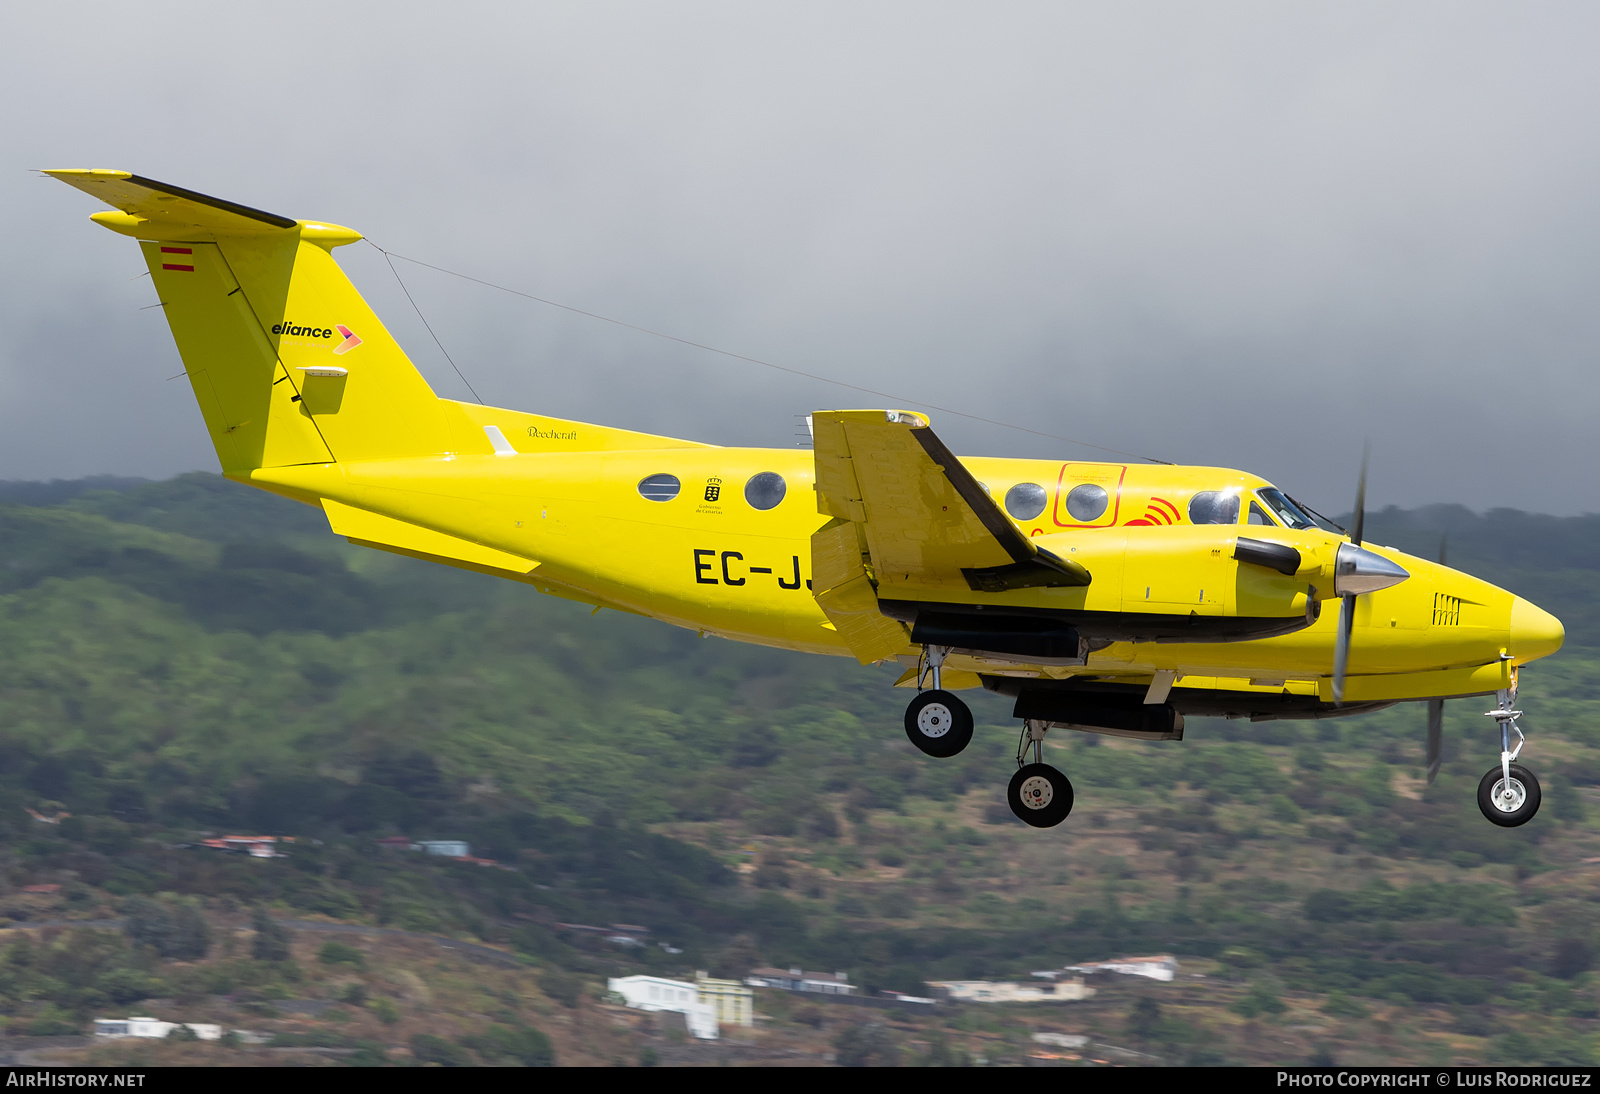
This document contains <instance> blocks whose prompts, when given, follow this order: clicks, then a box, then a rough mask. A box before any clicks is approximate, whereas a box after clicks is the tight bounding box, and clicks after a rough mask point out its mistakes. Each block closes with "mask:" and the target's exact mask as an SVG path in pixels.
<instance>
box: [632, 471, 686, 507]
mask: <svg viewBox="0 0 1600 1094" xmlns="http://www.w3.org/2000/svg"><path fill="white" fill-rule="evenodd" d="M682 488H683V484H682V483H680V482H679V481H678V476H676V475H651V476H649V477H648V478H643V479H640V480H639V496H640V497H642V498H644V499H645V500H646V501H671V500H672V499H673V498H675V497H677V496H678V491H679V490H681V489H682Z"/></svg>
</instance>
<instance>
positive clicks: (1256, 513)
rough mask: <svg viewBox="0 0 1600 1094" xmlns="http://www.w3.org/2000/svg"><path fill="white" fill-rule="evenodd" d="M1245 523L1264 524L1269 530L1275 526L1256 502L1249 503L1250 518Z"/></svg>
mask: <svg viewBox="0 0 1600 1094" xmlns="http://www.w3.org/2000/svg"><path fill="white" fill-rule="evenodd" d="M1245 523H1246V524H1265V525H1266V526H1267V527H1269V528H1273V527H1276V525H1274V524H1273V523H1272V518H1271V517H1269V516H1267V511H1266V510H1265V509H1263V508H1261V503H1260V502H1258V501H1253V502H1251V503H1250V516H1249V518H1248V519H1247V520H1246V521H1245Z"/></svg>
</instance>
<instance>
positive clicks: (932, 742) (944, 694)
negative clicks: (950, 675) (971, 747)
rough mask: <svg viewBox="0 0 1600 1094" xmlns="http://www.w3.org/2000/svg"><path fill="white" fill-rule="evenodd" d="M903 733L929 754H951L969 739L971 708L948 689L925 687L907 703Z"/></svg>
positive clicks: (945, 755) (964, 745)
mask: <svg viewBox="0 0 1600 1094" xmlns="http://www.w3.org/2000/svg"><path fill="white" fill-rule="evenodd" d="M906 736H907V737H909V738H911V743H912V744H914V745H916V746H917V748H919V749H921V750H922V751H923V752H925V753H927V754H928V755H929V756H937V757H939V758H940V759H943V758H945V757H947V756H954V755H955V754H956V753H958V752H960V751H961V750H962V749H963V748H966V747H967V743H968V742H969V741H971V740H972V711H970V710H968V709H967V704H965V703H963V702H962V701H961V700H960V699H958V698H956V697H955V696H954V695H951V694H950V693H949V692H948V691H924V692H922V693H921V694H919V695H918V696H917V697H916V698H915V699H913V700H911V705H910V706H908V707H906Z"/></svg>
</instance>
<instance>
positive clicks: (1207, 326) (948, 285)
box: [0, 0, 1600, 513]
mask: <svg viewBox="0 0 1600 1094" xmlns="http://www.w3.org/2000/svg"><path fill="white" fill-rule="evenodd" d="M1597 31H1600V7H1597V6H1595V5H1594V4H1592V3H1585V4H1576V3H1575V4H1560V3H1523V4H1510V3H1502V4H1494V5H1485V4H1470V3H1460V2H1450V3H1411V4H1404V3H1401V4H1397V3H1393V2H1387V0H1386V2H1383V3H1372V4H1361V3H1348V2H1342V3H1337V4H1331V3H1330V4H1325V5H1315V4H1293V5H1290V4H1282V3H1276V2H1274V3H1256V4H1219V3H1212V4H1204V5H1200V4H1190V3H1167V4H1137V3H1117V4H1109V3H1107V4H1094V5H1090V4H1064V3H1052V4H1037V5H1034V4H1001V3H983V4H977V3H973V4H965V5H938V4H930V3H926V2H923V3H915V4H874V3H863V2H860V0H856V2H851V3H845V4H827V3H819V2H816V0H808V2H806V3H804V4H800V3H795V4H749V3H742V4H701V3H650V4H610V5H608V4H600V3H582V4H577V3H572V4H556V5H552V4H530V3H518V4H454V5H448V6H447V5H442V4H431V5H411V4H399V3H385V4H363V5H355V4H337V3H333V4H330V3H317V4H297V3H281V2H279V3H272V4H234V5H220V4H195V5H182V4H170V3H161V2H159V0H157V2H147V3H144V4H141V5H138V6H137V8H136V9H130V8H128V6H127V5H126V4H117V5H111V4H94V3H89V4H84V3H78V4H73V5H70V6H68V5H42V4H33V5H23V4H10V5H5V6H4V9H3V10H0V57H3V64H0V95H3V100H0V101H3V102H4V103H5V104H6V105H5V107H4V108H3V112H0V136H3V138H4V140H3V144H0V147H3V148H4V150H5V159H6V160H7V161H8V163H9V166H8V167H7V169H6V170H5V171H3V172H0V199H3V201H4V207H5V209H6V210H7V211H8V213H9V220H10V223H11V224H12V228H11V236H10V246H9V251H10V261H8V262H6V263H4V264H3V266H0V479H19V478H54V477H75V476H79V475H87V474H96V473H108V472H109V473H117V474H138V475H148V476H165V475H168V474H172V473H175V472H178V471H183V470H190V469H195V468H201V469H211V470H215V468H216V463H215V459H214V457H213V455H212V452H211V448H210V445H209V442H208V441H207V439H206V437H205V434H204V431H203V429H202V427H201V423H200V418H199V414H198V412H197V411H196V410H195V408H194V406H193V401H192V398H191V396H190V394H189V392H188V390H187V385H186V384H185V383H184V382H183V381H182V380H177V381H172V382H167V381H166V378H167V377H169V376H171V375H172V374H173V373H175V372H177V371H179V369H180V368H181V365H180V363H179V362H178V358H177V353H176V350H175V349H174V347H173V345H172V340H171V337H170V335H169V333H168V332H167V329H166V325H165V321H164V319H163V318H162V316H161V312H160V310H159V309H152V310H148V311H140V310H139V309H140V308H142V307H144V306H146V305H148V304H150V303H152V302H153V297H152V295H151V290H150V283H149V280H148V279H139V280H132V281H130V280H129V279H130V278H133V277H134V276H135V275H137V274H138V273H140V272H141V270H142V269H143V266H142V263H141V260H140V258H139V255H138V253H137V249H136V248H135V246H134V245H133V243H132V242H131V241H130V240H127V239H125V238H122V237H120V236H116V235H113V234H111V233H109V232H106V231H104V230H102V229H100V228H97V227H95V226H94V225H92V224H90V223H89V222H88V220H87V219H86V218H87V216H88V215H89V214H90V213H91V212H94V211H96V209H97V208H99V206H97V205H96V203H95V202H93V201H92V200H91V199H89V198H88V197H87V196H86V195H83V194H80V193H78V192H77V191H74V190H72V189H70V188H68V187H65V186H62V185H60V184H59V183H55V182H53V181H49V180H45V179H42V178H40V177H38V176H35V175H30V174H29V173H28V169H30V168H40V167H115V168H121V169H125V170H132V171H135V172H138V173H140V174H144V175H148V176H150V177H152V178H157V179H162V180H165V181H169V182H173V183H176V184H178V185H181V186H186V187H189V188H192V189H197V190H201V191H204V192H207V193H212V194H216V195H219V196H223V197H227V198H231V199H234V200H238V201H242V202H245V203H247V204H251V205H256V206H259V207H261V208H265V209H269V210H272V211H274V212H279V213H284V214H286V215H289V216H296V217H314V218H325V219H329V220H333V221H336V222H338V223H342V224H347V225H349V226H351V227H353V228H356V229H358V230H360V231H363V232H365V233H366V234H367V235H368V236H369V237H370V238H371V239H373V240H374V241H376V242H378V243H380V244H381V245H383V246H384V247H387V248H389V249H391V250H393V251H397V252H400V253H403V254H408V255H413V256H416V257H418V258H422V259H425V260H428V261H430V262H434V263H437V264H439V265H442V266H446V267H450V268H452V269H458V270H461V271H464V272H467V273H471V274H473V275H475V276H478V277H483V278H487V279H489V280H492V281H497V282H503V283H505V284H508V285H512V286H515V287H517V288H520V289H523V290H526V291H528V292H533V293H537V294H540V295H544V296H548V297H552V298H554V299H557V300H561V301H565V302H568V303H571V304H573V305H575V306H578V307H582V308H586V309H589V310H593V311H597V312H602V313H605V314H607V315H612V316H616V317H618V318H621V319H626V320H628V321H631V322H634V323H639V324H642V325H645V326H649V327H653V328H657V329H660V330H665V331H670V332H672V333H674V334H678V335H681V336H683V337H686V338H690V339H693V340H696V341H700V342H706V343H710V344H713V345H716V346H721V347H725V348H727V349H730V350H733V351H736V352H740V353H745V354H749V355H752V356H756V357H761V358H765V359H768V360H772V361H777V362H781V363H783V364H786V365H790V366H793V367H795V368H799V369H803V370H806V371H809V372H815V373H821V374H824V375H828V376H832V377H837V378H839V379H842V380H847V381H850V382H854V383H858V384H862V385H864V386H868V387H873V388H877V389H881V390H885V391H889V392H893V393H896V394H897V395H898V396H899V398H897V399H896V400H895V404H896V405H901V406H919V405H921V402H920V401H922V400H926V401H927V402H930V403H934V404H940V405H944V406H949V407H955V408H958V409H962V410H966V411H969V412H971V413H974V414H978V415H982V416H987V417H993V418H1000V419H1004V420H1006V421H1008V422H1013V423H1016V424H1018V425H1022V426H1027V427H1031V428H1034V429H1039V430H1043V431H1046V432H1050V433H1057V434H1061V435H1063V436H1067V437H1072V438H1075V439H1081V440H1084V441H1089V442H1092V443H1095V444H1101V445H1106V446H1110V447H1113V448H1118V449H1125V450H1127V451H1131V452H1136V453H1141V454H1147V455H1151V456H1156V457H1160V458H1164V459H1169V460H1176V461H1179V462H1186V463H1188V462H1192V463H1215V464H1222V465H1227V466H1234V467H1241V468H1246V469H1249V470H1252V471H1255V472H1257V473H1260V474H1263V475H1266V476H1268V477H1269V478H1272V479H1274V480H1275V481H1277V482H1278V483H1280V484H1281V485H1283V486H1285V487H1286V488H1288V489H1289V490H1290V491H1291V492H1293V493H1296V494H1299V495H1301V496H1303V497H1305V499H1306V500H1308V501H1310V502H1311V503H1312V504H1316V505H1318V506H1319V507H1322V508H1326V509H1327V510H1328V511H1335V510H1340V509H1345V508H1348V506H1349V503H1350V498H1351V495H1352V493H1353V489H1354V485H1353V484H1354V478H1355V472H1356V466H1357V464H1358V463H1359V459H1360V448H1361V442H1362V439H1363V438H1364V437H1370V438H1371V440H1372V449H1373V471H1372V484H1371V500H1372V501H1373V503H1375V504H1377V505H1383V504H1388V503H1397V504H1403V505H1413V504H1422V503H1427V502H1434V501H1455V502H1462V503H1465V504H1468V505H1470V506H1472V507H1474V508H1478V509H1484V508H1489V507H1493V506H1502V505H1508V506H1515V507H1519V508H1527V509H1536V510H1542V511H1546V512H1556V513H1575V512H1585V511H1595V510H1600V478H1597V476H1596V475H1595V474H1594V471H1593V468H1594V467H1595V466H1596V465H1597V462H1600V430H1597V429H1596V428H1595V418H1596V410H1597V406H1600V370H1597V368H1596V363H1597V362H1596V356H1597V348H1600V341H1597V338H1600V324H1597V313H1596V308H1595V306H1594V298H1595V295H1596V289H1597V287H1600V285H1597V274H1600V248H1597V244H1600V200H1597V199H1600V117H1597V115H1600V65H1597V64H1596V63H1595V57H1596V54H1597V45H1600V39H1597ZM336 254H337V256H338V257H339V258H340V259H341V260H342V261H343V262H344V263H345V267H346V269H347V270H348V271H349V272H350V273H351V275H352V277H353V278H354V279H355V281H356V283H357V285H358V286H359V287H360V288H361V289H362V291H363V292H365V293H366V294H367V296H368V299H369V300H370V301H372V303H373V304H374V306H375V307H376V308H377V309H378V311H379V313H380V314H381V315H382V316H383V317H384V319H385V321H386V322H387V323H388V324H389V325H390V327H391V328H392V329H394V330H395V331H396V333H397V334H398V335H399V336H400V338H401V340H402V342H403V344H405V345H406V346H407V348H408V349H409V351H410V352H411V354H412V357H413V359H414V360H415V361H416V362H417V364H418V365H419V367H421V368H422V370H423V371H424V372H425V373H426V374H427V375H428V377H429V379H430V380H431V381H432V382H433V383H434V385H435V388H436V390H438V391H439V392H440V393H441V394H444V395H448V396H456V397H460V396H465V395H466V391H465V389H464V388H463V387H462V385H461V382H460V381H459V380H458V379H456V377H455V375H454V374H453V373H452V372H451V370H450V368H449V366H448V364H446V362H445V361H444V359H443V357H442V356H441V355H440V353H439V351H438V350H437V349H436V348H435V347H434V345H433V344H432V342H431V340H430V339H429V338H428V336H427V333H426V332H425V331H424V330H423V329H422V327H421V325H420V323H419V322H418V321H417V318H416V316H415V314H414V313H413V312H412V311H411V310H410V307H409V305H408V304H407V303H406V301H405V299H404V297H403V296H401V295H400V294H399V291H398V289H397V287H396V285H395V282H394V279H393V277H392V275H391V274H390V273H389V271H388V269H387V267H386V266H385V265H384V264H383V261H382V258H381V256H379V255H378V254H377V253H376V252H375V251H373V250H371V249H370V248H367V247H365V246H361V245H357V246H352V247H347V248H344V249H342V250H340V251H338V252H336ZM402 272H403V273H404V274H405V276H406V278H407V283H408V284H409V285H410V287H411V289H412V292H413V293H414V294H415V296H416V298H417V300H418V302H419V303H420V304H421V306H422V308H423V310H424V311H425V312H426V313H427V315H428V318H429V319H430V321H431V322H432V323H433V326H434V328H435V330H436V331H437V332H438V334H439V336H440V337H441V339H442V340H443V342H444V344H445V346H446V348H448V349H449V350H450V352H451V354H452V355H453V356H454V357H455V359H456V361H457V363H458V364H459V365H460V366H461V368H462V370H463V371H464V372H465V373H466V375H467V377H468V378H469V379H470V380H471V381H472V383H473V385H474V386H475V387H476V388H477V390H478V391H479V393H480V394H481V395H482V396H483V397H484V399H485V400H486V401H488V402H490V403H496V404H499V405H505V406H513V407H517V408H519V409H527V410H536V411H540V412H544V413H549V414H555V415H561V416H565V417H571V418H577V419H581V420H590V421H603V422H606V423H611V424H617V425H623V426H629V427H633V428H641V429H649V430H654V431H659V432H664V433H671V434H676V435H680V436H691V437H696V438H699V439H704V440H710V441H715V442H720V443H729V444H770V445H790V444H792V443H793V433H794V424H795V421H796V419H795V415H797V414H804V413H805V412H807V411H809V410H812V409H815V408H818V407H837V406H861V405H869V406H870V405H880V404H881V403H882V402H883V400H875V399H871V398H869V397H866V396H862V395H859V394H854V393H851V392H847V391H840V390H838V389H836V388H831V387H829V386H828V385H825V384H818V383H814V382H810V381H803V380H798V379H795V378H793V377H786V376H783V375H781V374H777V373H773V372H770V371H768V370H765V369H761V368H759V367H756V366H752V365H746V364H740V363H737V362H733V361H729V360H727V359H724V358H718V357H715V356H712V355H708V354H705V353H703V352H700V351H695V350H689V349H686V348H684V347H682V346H678V345H674V344H672V343H670V342H664V341H661V340H659V339H655V338H650V337H648V336H645V335H640V334H636V333H633V332H629V331H626V330H621V329H618V328H615V327H611V326H608V325H606V324H603V323H598V322H596V321H594V320H591V319H585V318H582V317H578V316H573V315H570V314H566V313H563V312H559V311H555V310H553V309H550V308H547V307H543V306H540V305H537V304H532V303H529V302H527V301H522V300H518V299H516V298H513V297H509V296H506V295H504V294H497V293H494V292H492V291H490V290H486V289H482V288H478V287H474V286H470V285H466V284H463V283H459V282H452V281H451V280H449V279H447V278H444V277H441V276H439V275H437V274H433V273H429V272H428V271H425V270H420V269H417V268H415V267H412V268H402ZM933 416H934V419H935V425H936V427H937V428H938V429H939V431H940V433H941V434H942V435H943V436H944V437H945V438H946V439H947V440H948V441H949V442H950V443H951V445H952V447H954V448H955V449H956V450H957V451H960V452H968V453H974V454H985V455H1019V456H1040V457H1053V456H1063V457H1067V458H1085V457H1089V458H1093V453H1092V452H1091V450H1088V449H1083V448H1078V447H1074V446H1072V445H1069V444H1065V443H1062V442H1059V441H1052V440H1045V439H1041V438H1039V437H1035V436H1030V435H1029V434H1026V433H1018V432H1013V431H1009V430H1005V429H999V428H995V427H992V426H987V425H982V424H980V423H976V422H972V421H968V420H964V419H961V418H956V417H951V416H949V415H941V414H937V413H935V414H934V415H933Z"/></svg>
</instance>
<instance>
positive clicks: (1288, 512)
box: [1252, 486, 1317, 531]
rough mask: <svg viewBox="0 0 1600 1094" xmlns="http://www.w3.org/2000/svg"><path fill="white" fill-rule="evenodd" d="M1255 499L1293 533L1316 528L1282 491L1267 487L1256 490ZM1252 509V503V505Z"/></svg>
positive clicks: (1314, 523) (1315, 524)
mask: <svg viewBox="0 0 1600 1094" xmlns="http://www.w3.org/2000/svg"><path fill="white" fill-rule="evenodd" d="M1256 497H1258V498H1260V499H1261V500H1262V501H1263V502H1265V503H1266V506H1267V508H1268V509H1270V510H1271V511H1272V513H1273V515H1274V516H1276V517H1277V518H1278V519H1279V520H1281V521H1283V523H1284V524H1286V525H1288V526H1289V527H1290V528H1293V529H1294V530H1295V531H1299V530H1300V529H1302V528H1315V527H1316V526H1317V522H1316V521H1314V520H1312V519H1311V517H1310V516H1308V515H1307V514H1306V512H1305V510H1303V509H1301V508H1300V507H1299V506H1298V505H1296V504H1295V503H1294V502H1292V501H1290V500H1289V498H1288V495H1286V494H1284V492H1283V491H1282V490H1278V489H1275V488H1274V487H1271V486H1268V487H1266V488H1265V489H1262V490H1257V491H1256ZM1253 507H1254V503H1252V508H1253Z"/></svg>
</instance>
